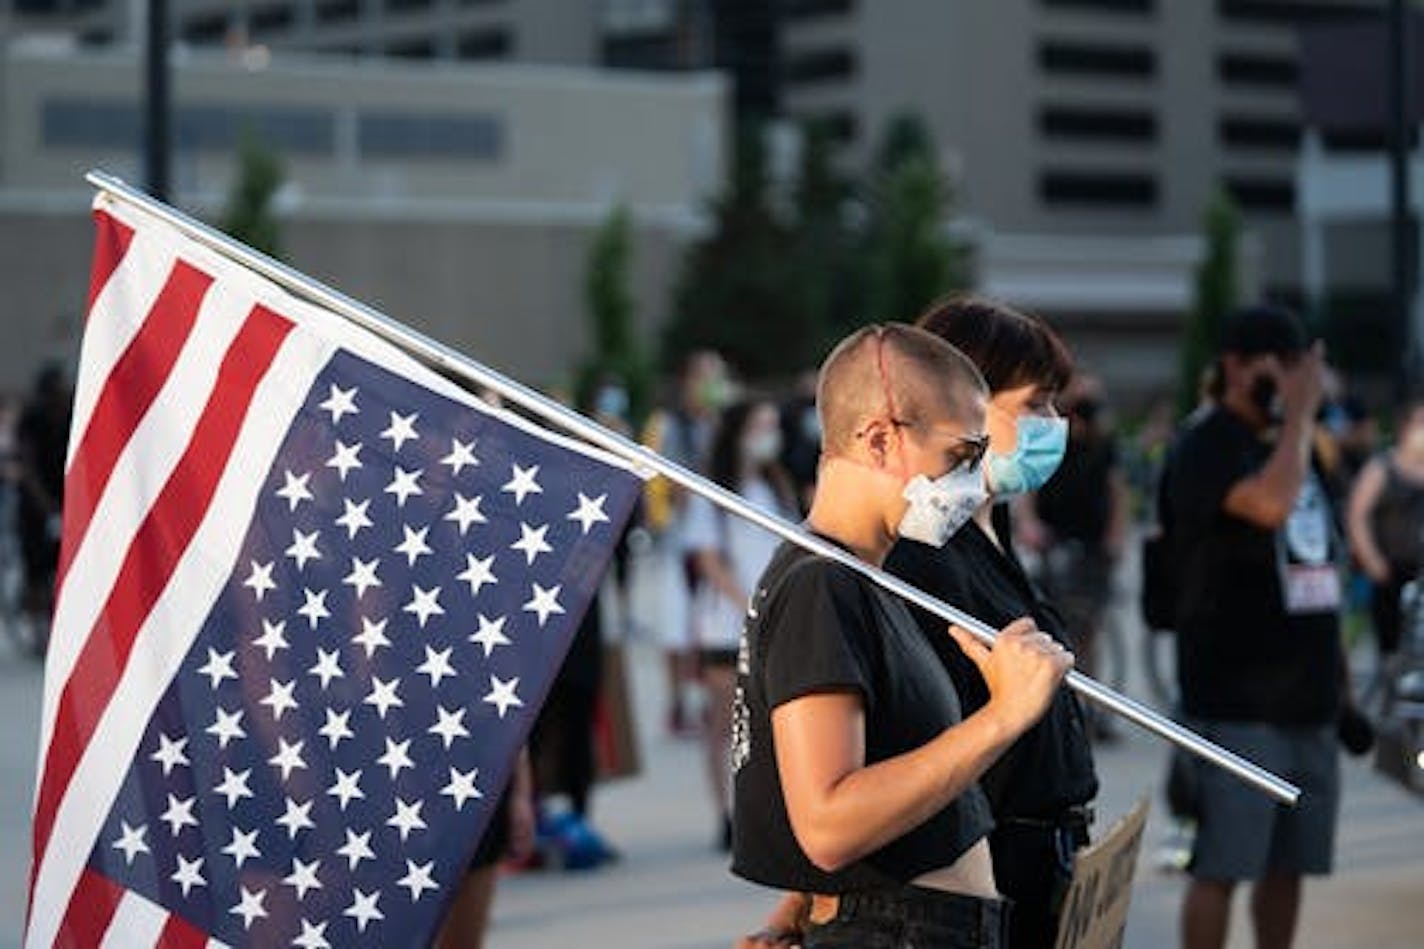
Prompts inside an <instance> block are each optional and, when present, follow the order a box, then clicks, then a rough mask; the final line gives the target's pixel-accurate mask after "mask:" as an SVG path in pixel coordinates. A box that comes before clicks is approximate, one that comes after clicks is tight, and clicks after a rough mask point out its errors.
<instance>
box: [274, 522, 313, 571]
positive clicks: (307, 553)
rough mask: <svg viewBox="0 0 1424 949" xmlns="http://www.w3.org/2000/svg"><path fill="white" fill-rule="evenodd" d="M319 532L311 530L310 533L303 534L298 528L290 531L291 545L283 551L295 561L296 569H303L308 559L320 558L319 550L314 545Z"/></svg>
mask: <svg viewBox="0 0 1424 949" xmlns="http://www.w3.org/2000/svg"><path fill="white" fill-rule="evenodd" d="M320 533H321V532H320V531H312V532H311V533H310V534H303V533H302V532H301V531H299V530H293V531H292V546H290V547H288V548H287V549H286V550H285V551H283V553H285V554H286V555H287V556H288V557H291V558H292V559H293V560H295V561H296V562H297V569H298V570H305V569H306V566H307V561H308V560H320V559H321V551H320V550H318V549H317V546H316V539H317V537H318V536H319V535H320Z"/></svg>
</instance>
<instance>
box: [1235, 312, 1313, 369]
mask: <svg viewBox="0 0 1424 949" xmlns="http://www.w3.org/2000/svg"><path fill="white" fill-rule="evenodd" d="M1306 345H1307V342H1306V338H1305V327H1304V326H1302V325H1301V323H1300V320H1299V319H1298V318H1297V317H1296V315H1295V313H1293V312H1292V311H1290V310H1287V309H1286V308H1285V307H1280V306H1273V305H1269V304H1257V305H1254V306H1244V307H1240V308H1239V309H1236V310H1233V311H1231V313H1229V314H1227V317H1226V321H1225V323H1224V324H1223V325H1222V329H1221V346H1220V350H1221V352H1223V353H1235V354H1236V355H1238V356H1248V357H1249V356H1264V355H1267V354H1270V355H1275V356H1296V355H1299V354H1300V353H1303V352H1305V348H1306Z"/></svg>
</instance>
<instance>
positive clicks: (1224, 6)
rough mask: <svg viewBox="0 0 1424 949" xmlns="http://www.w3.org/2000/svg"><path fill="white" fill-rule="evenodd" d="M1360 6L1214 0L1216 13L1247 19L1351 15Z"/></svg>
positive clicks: (1326, 1) (1327, 1) (1307, 0)
mask: <svg viewBox="0 0 1424 949" xmlns="http://www.w3.org/2000/svg"><path fill="white" fill-rule="evenodd" d="M1360 12H1361V7H1360V6H1359V5H1356V4H1349V3H1341V2H1340V0H1216V13H1217V16H1219V17H1221V18H1222V19H1224V20H1236V21H1240V22H1247V23H1287V24H1290V23H1303V22H1308V21H1314V20H1339V19H1353V18H1356V17H1358V16H1359V15H1360Z"/></svg>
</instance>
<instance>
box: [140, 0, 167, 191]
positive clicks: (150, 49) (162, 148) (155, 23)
mask: <svg viewBox="0 0 1424 949" xmlns="http://www.w3.org/2000/svg"><path fill="white" fill-rule="evenodd" d="M145 40H146V41H145V43H144V112H143V116H144V121H143V165H144V183H145V184H146V185H147V187H148V193H149V194H151V195H153V196H154V197H155V198H157V199H158V200H160V201H165V202H166V201H168V191H169V172H170V164H171V163H170V157H171V153H172V147H171V142H172V132H171V122H170V118H171V115H172V103H171V101H170V100H171V93H170V90H169V81H168V80H169V76H168V0H148V17H147V22H146V29H145Z"/></svg>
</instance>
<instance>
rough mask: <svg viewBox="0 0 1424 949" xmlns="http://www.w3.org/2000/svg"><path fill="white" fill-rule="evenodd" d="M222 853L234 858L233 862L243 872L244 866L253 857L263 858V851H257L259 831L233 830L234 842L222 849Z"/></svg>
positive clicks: (237, 828)
mask: <svg viewBox="0 0 1424 949" xmlns="http://www.w3.org/2000/svg"><path fill="white" fill-rule="evenodd" d="M222 852H223V853H225V854H227V855H228V856H229V857H231V858H232V862H233V864H234V865H236V867H237V868H238V869H239V870H241V869H242V865H243V864H244V863H246V862H247V861H248V860H250V859H252V858H253V857H261V856H262V851H261V850H258V849H257V831H255V830H253V831H247V832H245V833H244V832H243V830H242V829H241V828H239V827H234V828H233V829H232V842H231V843H229V844H228V845H227V846H226V847H224V848H222Z"/></svg>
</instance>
